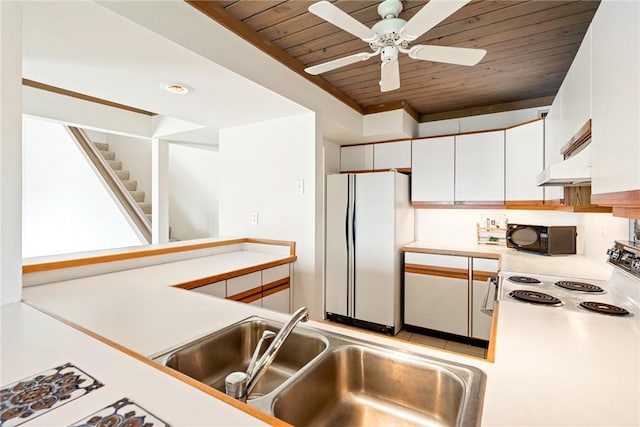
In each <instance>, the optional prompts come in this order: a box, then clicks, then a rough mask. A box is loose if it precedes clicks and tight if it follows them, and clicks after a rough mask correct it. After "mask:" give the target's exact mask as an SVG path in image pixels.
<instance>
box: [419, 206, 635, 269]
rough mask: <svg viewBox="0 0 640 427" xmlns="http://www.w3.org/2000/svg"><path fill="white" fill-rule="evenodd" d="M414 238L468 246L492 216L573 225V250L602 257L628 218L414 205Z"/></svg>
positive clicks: (622, 234) (624, 232) (625, 232)
mask: <svg viewBox="0 0 640 427" xmlns="http://www.w3.org/2000/svg"><path fill="white" fill-rule="evenodd" d="M415 215H416V217H415V228H416V231H415V238H416V241H420V242H424V243H427V244H432V245H434V246H437V245H445V246H449V245H451V244H456V245H460V246H472V245H476V244H477V243H478V228H477V226H478V224H482V221H485V222H486V219H487V218H489V219H491V218H494V219H497V220H498V222H503V221H500V220H501V219H503V218H506V219H507V222H509V223H516V224H532V225H575V226H576V228H577V232H578V237H577V242H576V243H577V253H578V254H580V255H585V256H587V257H589V258H593V259H594V261H604V260H606V250H607V249H609V247H610V246H611V243H612V242H613V241H614V240H628V238H629V221H628V220H627V219H626V218H617V217H614V216H612V215H611V214H599V213H572V212H556V211H525V210H503V209H491V210H489V209H416V210H415Z"/></svg>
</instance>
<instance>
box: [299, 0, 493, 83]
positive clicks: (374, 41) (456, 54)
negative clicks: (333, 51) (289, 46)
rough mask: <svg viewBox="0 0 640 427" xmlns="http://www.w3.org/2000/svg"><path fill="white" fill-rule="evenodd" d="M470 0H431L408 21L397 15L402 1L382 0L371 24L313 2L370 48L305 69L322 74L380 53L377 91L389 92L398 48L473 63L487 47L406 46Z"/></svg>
mask: <svg viewBox="0 0 640 427" xmlns="http://www.w3.org/2000/svg"><path fill="white" fill-rule="evenodd" d="M470 1H471V0H430V1H429V3H427V4H426V5H425V6H423V7H422V9H420V10H419V11H418V13H416V14H415V15H414V16H413V17H412V18H411V19H410V20H409V21H405V20H404V19H402V18H398V15H399V14H400V12H402V2H401V1H400V0H384V1H382V2H381V3H380V4H379V5H378V14H379V15H380V17H382V20H381V21H378V22H377V23H376V24H375V25H374V26H373V27H371V28H368V27H366V26H365V25H364V24H362V23H361V22H359V21H357V20H356V19H354V18H353V17H351V16H350V15H348V14H347V13H346V12H343V11H342V10H341V9H339V8H338V7H337V6H334V5H333V4H332V3H330V2H328V1H324V0H323V1H320V2H317V3H314V4H312V5H311V6H309V12H311V13H313V14H314V15H316V16H318V17H320V18H322V19H324V20H325V21H327V22H330V23H331V24H333V25H335V26H336V27H338V28H340V29H342V30H344V31H347V32H349V33H351V34H353V35H354V36H356V37H358V38H360V39H361V40H362V41H364V42H365V43H369V47H371V50H372V51H371V52H360V53H356V54H353V55H350V56H345V57H344V58H339V59H334V60H333V61H329V62H325V63H323V64H318V65H314V66H312V67H307V68H305V71H306V72H307V73H309V74H313V75H316V74H322V73H325V72H327V71H331V70H335V69H336V68H340V67H344V66H346V65H350V64H354V63H356V62H359V61H366V60H367V59H370V58H372V57H374V56H376V55H380V58H381V60H382V63H381V69H380V91H382V92H388V91H391V90H395V89H398V88H399V87H400V68H399V65H398V52H402V53H406V54H407V55H409V57H410V58H413V59H419V60H423V61H434V62H446V63H449V64H458V65H476V64H477V63H478V62H480V60H481V59H482V58H483V57H484V55H485V54H486V53H487V51H486V50H484V49H470V48H464V47H452V46H433V45H415V46H412V47H409V43H410V42H412V41H414V40H416V39H417V38H418V37H420V36H421V35H422V34H424V33H426V32H427V31H429V30H430V29H432V28H433V27H435V26H436V25H438V24H439V23H440V22H441V21H443V20H445V19H446V18H447V17H449V16H450V15H452V14H453V13H454V12H455V11H457V10H458V9H460V8H461V7H462V6H464V5H465V4H467V3H469V2H470Z"/></svg>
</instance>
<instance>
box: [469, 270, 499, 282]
mask: <svg viewBox="0 0 640 427" xmlns="http://www.w3.org/2000/svg"><path fill="white" fill-rule="evenodd" d="M497 275H498V272H497V271H479V270H473V275H472V277H473V280H475V281H478V282H486V281H487V280H489V278H490V277H494V276H497Z"/></svg>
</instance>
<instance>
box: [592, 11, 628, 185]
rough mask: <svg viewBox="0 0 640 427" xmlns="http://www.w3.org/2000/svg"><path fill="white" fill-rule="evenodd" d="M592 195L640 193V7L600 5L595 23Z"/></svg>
mask: <svg viewBox="0 0 640 427" xmlns="http://www.w3.org/2000/svg"><path fill="white" fill-rule="evenodd" d="M591 30H592V34H591V46H592V58H593V61H592V79H593V80H592V89H593V91H592V96H593V97H592V111H593V116H592V123H591V125H592V128H591V130H592V141H591V145H592V147H591V150H592V151H591V156H592V166H591V173H592V181H591V189H592V193H593V194H602V193H613V192H619V191H632V190H638V189H640V168H639V167H638V165H640V143H638V141H640V126H638V117H640V49H638V46H639V45H640V3H639V2H637V1H618V2H601V4H600V5H599V6H598V10H597V12H596V14H595V15H594V17H593V22H592V24H591Z"/></svg>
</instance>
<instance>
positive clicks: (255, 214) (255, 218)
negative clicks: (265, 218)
mask: <svg viewBox="0 0 640 427" xmlns="http://www.w3.org/2000/svg"><path fill="white" fill-rule="evenodd" d="M257 223H258V212H251V224H257Z"/></svg>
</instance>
